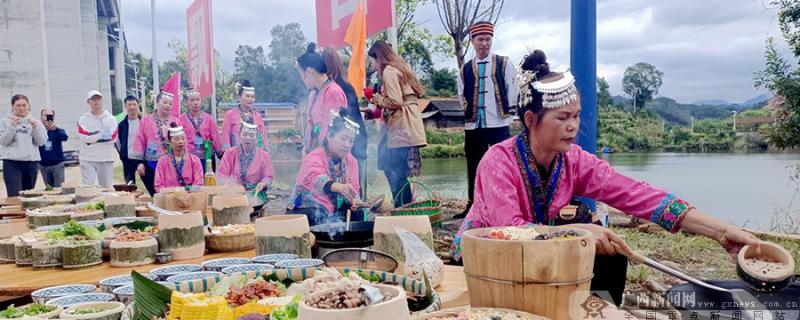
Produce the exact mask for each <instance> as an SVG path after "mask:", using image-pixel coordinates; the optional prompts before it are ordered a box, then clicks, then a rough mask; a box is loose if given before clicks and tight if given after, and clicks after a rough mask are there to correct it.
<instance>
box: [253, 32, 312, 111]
mask: <svg viewBox="0 0 800 320" xmlns="http://www.w3.org/2000/svg"><path fill="white" fill-rule="evenodd" d="M270 34H271V35H272V40H271V41H270V43H269V54H268V55H267V57H268V58H269V60H268V66H267V68H266V70H265V72H264V76H265V77H266V79H265V83H266V88H264V89H263V90H262V91H263V92H264V94H263V95H262V94H259V96H261V97H263V100H262V99H261V98H259V100H262V101H269V102H295V103H297V102H300V100H302V99H303V98H304V97H305V95H306V92H307V90H306V87H305V86H304V85H303V81H302V80H301V79H300V74H299V73H298V72H297V68H295V67H294V65H295V61H296V59H297V57H298V56H300V55H301V54H303V53H304V52H305V51H306V46H307V42H306V37H305V35H303V30H301V29H300V24H299V23H296V22H292V23H288V24H286V25H277V26H275V27H273V28H272V30H270Z"/></svg>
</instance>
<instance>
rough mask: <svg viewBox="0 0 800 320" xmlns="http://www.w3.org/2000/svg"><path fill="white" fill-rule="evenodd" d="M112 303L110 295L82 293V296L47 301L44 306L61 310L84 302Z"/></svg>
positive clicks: (112, 296)
mask: <svg viewBox="0 0 800 320" xmlns="http://www.w3.org/2000/svg"><path fill="white" fill-rule="evenodd" d="M109 301H114V295H113V294H110V293H84V294H74V295H71V296H66V297H61V298H56V299H53V300H50V301H47V303H46V305H51V306H53V305H54V306H60V307H62V308H68V307H70V306H74V305H76V304H80V303H86V302H109Z"/></svg>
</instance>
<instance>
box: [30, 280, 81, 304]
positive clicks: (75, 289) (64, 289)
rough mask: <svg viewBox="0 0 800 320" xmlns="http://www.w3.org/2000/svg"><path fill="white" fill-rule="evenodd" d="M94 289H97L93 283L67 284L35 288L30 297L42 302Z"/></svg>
mask: <svg viewBox="0 0 800 320" xmlns="http://www.w3.org/2000/svg"><path fill="white" fill-rule="evenodd" d="M95 290H97V287H96V286H95V285H93V284H68V285H63V286H56V287H49V288H44V289H39V290H36V291H34V292H33V293H31V298H33V302H36V303H42V304H44V303H46V302H47V301H50V300H52V299H55V298H60V297H64V296H70V295H75V294H81V293H89V292H94V291H95Z"/></svg>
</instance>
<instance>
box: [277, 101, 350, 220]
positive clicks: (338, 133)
mask: <svg viewBox="0 0 800 320" xmlns="http://www.w3.org/2000/svg"><path fill="white" fill-rule="evenodd" d="M359 130H361V128H360V126H359V125H358V123H356V122H355V121H353V120H351V119H350V118H348V117H347V110H346V109H341V110H340V111H339V112H338V113H336V114H332V120H331V123H330V127H329V128H328V130H327V137H326V138H325V140H324V141H323V142H322V145H321V146H320V147H318V148H316V149H314V150H313V151H311V152H310V153H308V154H307V155H306V156H305V157H303V164H302V165H301V167H300V174H298V175H297V185H296V186H295V189H294V192H293V195H292V197H291V198H290V199H289V210H288V211H287V213H292V214H305V215H306V216H308V222H309V224H310V225H312V226H313V225H318V224H325V223H330V222H343V221H345V219H346V214H347V211H348V210H350V209H352V208H354V207H357V206H358V205H359V204H360V203H361V201H360V200H359V199H360V198H359V192H360V185H359V183H358V161H357V160H356V158H355V157H353V155H352V154H351V153H350V150H351V149H352V148H353V143H354V142H355V138H356V136H358V132H359ZM351 219H352V220H354V221H361V220H364V217H363V215H362V213H360V212H356V211H354V213H353V216H352V217H351Z"/></svg>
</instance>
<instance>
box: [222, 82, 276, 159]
mask: <svg viewBox="0 0 800 320" xmlns="http://www.w3.org/2000/svg"><path fill="white" fill-rule="evenodd" d="M238 94H239V105H238V106H237V107H236V108H233V109H231V110H228V111H227V112H225V118H224V119H223V120H222V137H221V139H220V140H221V142H222V150H228V149H230V148H233V147H235V146H237V145H238V144H239V141H237V140H236V139H238V138H239V132H240V131H241V128H240V126H241V123H242V121H244V122H247V123H252V124H255V125H256V126H257V127H258V144H257V145H258V147H259V148H262V149H264V150H266V151H269V133H268V132H267V126H265V125H264V119H262V118H261V114H260V113H259V112H258V111H257V110H254V109H253V103H255V102H256V89H255V88H254V87H252V86H251V84H250V81H249V80H242V82H241V84H240V86H239V88H238ZM223 152H224V151H223Z"/></svg>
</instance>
